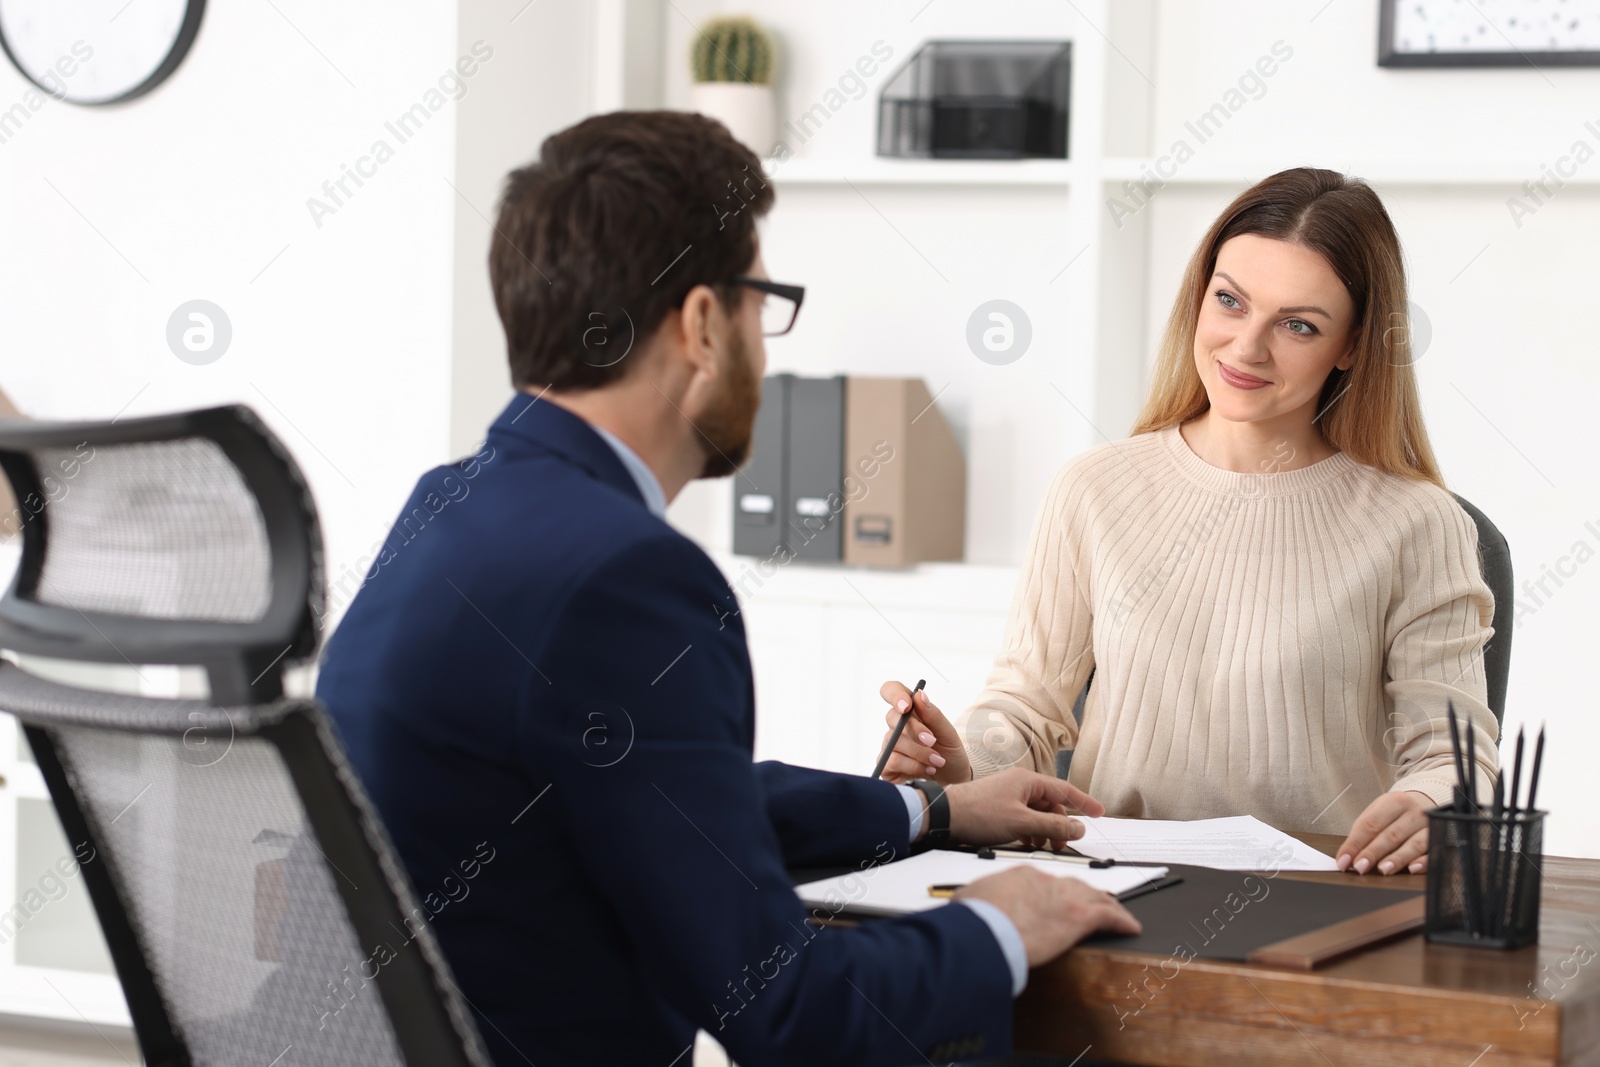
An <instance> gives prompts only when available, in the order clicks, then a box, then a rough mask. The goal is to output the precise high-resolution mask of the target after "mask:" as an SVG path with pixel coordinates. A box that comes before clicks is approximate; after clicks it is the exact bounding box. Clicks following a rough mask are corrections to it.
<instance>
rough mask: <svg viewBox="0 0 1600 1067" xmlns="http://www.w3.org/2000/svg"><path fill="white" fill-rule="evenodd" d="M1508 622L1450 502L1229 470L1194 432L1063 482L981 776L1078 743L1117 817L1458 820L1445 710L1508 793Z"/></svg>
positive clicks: (995, 693)
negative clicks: (1393, 813)
mask: <svg viewBox="0 0 1600 1067" xmlns="http://www.w3.org/2000/svg"><path fill="white" fill-rule="evenodd" d="M1493 617H1494V599H1493V594H1492V593H1491V592H1490V590H1489V587H1488V586H1487V585H1486V584H1484V581H1483V576H1482V567H1481V563H1480V559H1479V555H1478V532H1477V527H1476V525H1475V524H1474V523H1473V521H1472V519H1471V517H1470V516H1468V515H1467V514H1466V512H1464V511H1463V510H1462V509H1461V507H1460V505H1459V504H1457V503H1456V501H1455V499H1454V498H1453V497H1451V495H1450V494H1449V493H1446V492H1445V491H1444V490H1442V489H1440V488H1439V487H1438V486H1436V485H1433V484H1432V483H1429V482H1420V481H1416V480H1412V479H1407V478H1402V477H1399V476H1396V475H1391V474H1388V473H1385V472H1383V471H1380V470H1377V469H1376V468H1373V467H1368V466H1366V465H1364V464H1361V463H1358V462H1356V461H1355V460H1353V459H1351V458H1350V457H1349V456H1347V455H1346V454H1345V453H1343V452H1339V453H1336V454H1335V455H1333V456H1330V457H1329V458H1327V459H1324V460H1322V461H1321V462H1318V463H1314V464H1311V465H1310V466H1307V467H1302V468H1300V469H1298V470H1290V471H1275V472H1271V473H1259V474H1256V473H1251V474H1242V473H1237V472H1234V471H1228V470H1223V469H1221V468H1218V467H1214V466H1212V465H1211V464H1209V463H1207V462H1206V461H1205V460H1203V459H1201V458H1200V457H1199V456H1197V455H1196V454H1195V453H1194V452H1193V451H1192V450H1191V449H1190V447H1189V445H1188V443H1187V442H1185V441H1184V439H1183V437H1182V435H1181V434H1180V433H1179V432H1178V427H1177V426H1175V425H1174V426H1170V427H1168V428H1166V429H1164V430H1159V431H1156V432H1154V433H1146V434H1140V435H1137V436H1134V437H1130V438H1127V439H1125V440H1121V441H1114V442H1111V443H1108V444H1104V445H1100V446H1098V447H1096V448H1092V449H1090V450H1089V451H1088V452H1085V453H1083V454H1082V455H1080V456H1078V457H1077V458H1076V459H1074V460H1072V461H1070V462H1069V463H1067V464H1066V466H1064V467H1063V468H1062V469H1061V470H1060V472H1059V473H1058V474H1057V475H1056V477H1055V478H1054V480H1053V481H1052V483H1051V486H1050V490H1049V493H1048V494H1047V495H1046V497H1045V502H1044V506H1043V507H1042V508H1041V510H1040V513H1039V516H1038V519H1037V520H1036V522H1035V526H1034V530H1033V535H1032V538H1031V543H1030V545H1029V548H1028V554H1027V558H1026V560H1025V562H1024V564H1023V568H1022V574H1021V577H1020V580H1019V583H1018V588H1017V592H1016V595H1015V598H1014V600H1013V602H1012V605H1011V611H1010V616H1009V620H1008V622H1007V626H1006V638H1005V647H1004V649H1003V650H1002V651H1001V653H1000V655H999V657H998V658H997V659H996V662H995V665H994V668H993V670H992V671H991V673H990V675H989V679H988V682H987V684H986V686H985V688H984V691H983V692H982V694H980V696H979V697H978V699H977V700H976V701H975V702H974V704H973V705H972V706H971V707H969V708H968V709H967V710H966V712H965V713H964V714H963V716H962V717H961V719H960V720H959V724H960V728H961V730H962V736H963V739H964V740H965V743H966V747H967V750H968V754H969V757H970V758H971V761H972V764H973V773H974V774H975V775H983V774H989V773H993V772H994V771H996V770H999V769H1001V768H1003V767H1007V766H1011V765H1021V766H1024V767H1032V768H1034V769H1035V770H1038V771H1041V772H1043V773H1047V774H1050V773H1054V764H1055V754H1056V751H1057V750H1058V749H1061V748H1071V749H1074V750H1075V751H1074V754H1073V758H1072V766H1071V770H1070V772H1069V780H1070V781H1071V782H1072V783H1073V784H1074V785H1077V786H1078V787H1080V788H1082V789H1084V790H1085V791H1087V792H1088V793H1089V794H1090V795H1092V796H1094V797H1095V798H1097V799H1098V800H1100V801H1102V802H1103V803H1104V804H1105V805H1106V809H1107V813H1108V814H1111V815H1119V816H1130V817H1144V818H1155V819H1201V818H1210V817H1214V816H1223V815H1254V816H1256V817H1257V818H1259V819H1261V820H1263V821H1265V822H1267V823H1270V824H1272V825H1274V826H1276V827H1278V828H1280V829H1283V830H1289V831H1302V832H1312V833H1331V834H1341V835H1342V834H1345V833H1348V832H1349V830H1350V827H1351V825H1352V823H1353V822H1354V821H1355V819H1356V817H1357V816H1359V815H1360V814H1361V812H1362V811H1363V810H1364V809H1365V808H1366V807H1367V805H1368V804H1370V803H1371V802H1372V801H1373V800H1374V799H1375V798H1376V797H1377V796H1378V795H1379V794H1381V793H1382V792H1384V791H1385V790H1390V789H1412V790H1417V791H1419V792H1422V793H1426V794H1427V795H1428V796H1429V797H1431V798H1432V799H1433V800H1434V801H1435V802H1436V803H1441V804H1442V803H1448V802H1449V800H1450V795H1451V787H1452V785H1453V784H1454V782H1455V770H1454V767H1453V764H1452V758H1451V747H1450V732H1449V725H1448V716H1447V713H1446V701H1447V700H1449V701H1453V702H1454V705H1455V709H1456V713H1457V714H1458V715H1459V716H1462V717H1463V720H1464V721H1463V725H1465V724H1466V723H1467V722H1470V723H1471V725H1472V728H1473V729H1475V730H1476V731H1477V734H1476V744H1477V754H1478V774H1479V777H1478V785H1479V789H1480V790H1484V789H1485V788H1486V787H1491V788H1492V785H1493V782H1494V775H1495V774H1496V773H1497V772H1496V766H1497V759H1496V751H1495V743H1494V742H1495V735H1496V732H1497V731H1496V727H1495V720H1494V714H1493V713H1492V712H1491V711H1490V710H1489V707H1488V705H1487V703H1486V702H1485V700H1486V692H1487V690H1486V686H1485V680H1484V673H1483V656H1482V652H1483V647H1484V645H1485V644H1486V643H1487V641H1488V639H1489V637H1490V635H1491V634H1492V633H1493V630H1492V628H1491V626H1490V623H1491V620H1492V619H1493ZM1091 668H1094V680H1093V684H1092V685H1091V686H1090V689H1089V693H1088V697H1087V700H1086V703H1085V706H1084V712H1083V723H1082V726H1081V728H1080V727H1079V725H1078V723H1077V722H1076V721H1075V720H1074V718H1073V715H1072V705H1073V703H1074V702H1075V700H1076V699H1077V696H1078V693H1079V692H1080V691H1081V690H1082V689H1083V686H1084V682H1085V680H1086V679H1088V677H1089V673H1090V670H1091ZM1463 740H1465V738H1464V737H1463ZM1480 795H1483V796H1486V795H1488V794H1487V792H1482V793H1480Z"/></svg>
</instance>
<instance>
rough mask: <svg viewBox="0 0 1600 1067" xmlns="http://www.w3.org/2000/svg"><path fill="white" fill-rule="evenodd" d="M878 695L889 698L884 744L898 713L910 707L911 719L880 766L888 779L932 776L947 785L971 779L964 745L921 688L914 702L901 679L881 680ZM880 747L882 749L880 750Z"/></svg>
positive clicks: (898, 780) (959, 736)
mask: <svg viewBox="0 0 1600 1067" xmlns="http://www.w3.org/2000/svg"><path fill="white" fill-rule="evenodd" d="M878 695H879V696H881V697H883V699H884V700H886V701H888V702H889V710H888V712H887V713H886V714H885V715H884V718H885V720H886V721H887V722H888V723H889V729H888V731H886V732H885V733H884V735H883V742H882V743H883V744H888V743H889V735H890V734H892V733H893V732H894V728H895V727H896V726H898V725H899V724H900V716H901V714H902V713H904V712H905V710H906V709H907V708H912V712H911V721H910V722H908V723H906V728H905V730H903V731H902V732H901V734H900V740H899V741H897V742H895V746H894V751H893V752H892V753H890V754H889V762H888V763H887V764H886V765H885V766H884V768H883V777H884V778H885V779H887V780H889V781H891V782H905V781H909V780H910V779H912V778H932V779H934V780H935V781H937V782H938V783H939V784H940V785H945V786H950V785H956V784H959V783H961V782H970V781H971V780H972V765H971V764H970V763H968V762H967V749H966V746H964V745H963V744H962V743H961V735H960V734H958V733H956V728H955V726H954V725H953V724H952V723H951V722H950V720H949V719H947V718H945V717H944V712H942V711H940V710H939V709H938V707H937V706H935V704H934V703H933V701H931V700H929V699H928V694H927V691H926V690H924V691H922V692H920V693H918V694H917V695H916V703H915V705H914V706H913V704H912V702H911V701H912V697H911V690H909V689H907V688H906V687H905V685H904V684H902V683H900V682H884V683H883V687H882V688H881V689H879V690H878ZM880 751H881V750H880Z"/></svg>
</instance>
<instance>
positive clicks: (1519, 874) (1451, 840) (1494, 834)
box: [1423, 807, 1545, 948]
mask: <svg viewBox="0 0 1600 1067" xmlns="http://www.w3.org/2000/svg"><path fill="white" fill-rule="evenodd" d="M1544 816H1545V813H1544V812H1542V811H1517V812H1507V813H1505V814H1504V815H1501V816H1500V817H1498V818H1496V817H1495V816H1494V815H1492V814H1488V813H1483V814H1477V815H1466V814H1463V813H1461V812H1458V811H1456V810H1454V809H1453V808H1449V807H1443V808H1435V809H1434V810H1432V811H1430V812H1428V882H1427V897H1428V905H1427V918H1426V922H1425V924H1424V926H1423V930H1424V933H1425V934H1426V936H1427V939H1428V940H1429V941H1439V942H1444V943H1448V944H1453V945H1476V946H1478V947H1480V948H1519V947H1521V946H1523V945H1531V944H1534V943H1536V942H1537V941H1538V940H1539V892H1540V887H1541V881H1540V871H1539V868H1540V865H1541V864H1542V863H1543V862H1544Z"/></svg>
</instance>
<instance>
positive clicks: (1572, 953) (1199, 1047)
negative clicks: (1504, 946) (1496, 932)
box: [1015, 834, 1600, 1067]
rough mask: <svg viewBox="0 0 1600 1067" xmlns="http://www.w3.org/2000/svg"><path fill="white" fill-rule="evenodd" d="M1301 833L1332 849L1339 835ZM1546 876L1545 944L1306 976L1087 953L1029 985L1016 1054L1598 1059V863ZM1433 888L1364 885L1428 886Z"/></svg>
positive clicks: (1334, 1061)
mask: <svg viewBox="0 0 1600 1067" xmlns="http://www.w3.org/2000/svg"><path fill="white" fill-rule="evenodd" d="M1296 836H1297V837H1299V838H1300V840H1302V841H1304V842H1305V843H1307V844H1309V845H1311V846H1312V847H1313V848H1317V849H1319V850H1321V851H1323V852H1326V853H1328V854H1329V855H1331V854H1332V853H1333V850H1334V849H1335V848H1337V847H1338V845H1339V843H1340V840H1341V839H1340V838H1338V837H1329V836H1325V835H1320V834H1304V835H1296ZM1543 871H1544V891H1543V898H1542V900H1541V903H1540V909H1541V914H1540V920H1541V925H1540V931H1539V944H1538V945H1536V946H1529V947H1527V948H1523V949H1516V950H1513V951H1505V952H1501V951H1494V950H1489V949H1473V948H1464V947H1459V946H1452V945H1431V944H1428V943H1427V942H1426V941H1425V940H1424V939H1423V936H1422V933H1421V932H1420V931H1419V932H1417V933H1416V934H1414V935H1411V936H1408V937H1406V938H1404V939H1402V940H1399V941H1394V942H1391V943H1389V944H1387V945H1382V946H1379V947H1377V948H1374V949H1369V950H1367V951H1365V952H1362V953H1359V954H1357V955H1354V956H1351V957H1349V958H1347V959H1345V960H1342V961H1339V962H1335V963H1332V964H1329V965H1327V966H1325V967H1322V968H1319V969H1317V970H1315V971H1312V972H1309V973H1307V972H1290V971H1281V970H1274V969H1271V968H1266V967H1258V966H1253V965H1250V964H1245V963H1222V962H1217V961H1208V960H1198V959H1196V960H1190V961H1188V962H1187V963H1181V965H1180V963H1179V961H1177V960H1174V959H1170V958H1168V957H1162V956H1154V955H1149V954H1146V953H1134V952H1118V951H1117V950H1116V949H1115V948H1110V947H1103V946H1099V945H1083V946H1079V947H1078V948H1076V949H1074V950H1073V951H1071V952H1069V953H1067V955H1065V956H1064V957H1062V958H1061V959H1059V960H1056V961H1055V962H1054V963H1051V964H1047V965H1045V966H1044V967H1040V968H1038V969H1036V970H1035V971H1034V972H1033V974H1032V976H1031V977H1030V978H1029V979H1028V988H1027V990H1026V991H1025V992H1024V993H1023V995H1022V997H1021V999H1019V1000H1018V1002H1017V1009H1016V1040H1015V1044H1016V1047H1017V1048H1018V1049H1019V1050H1024V1049H1025V1050H1030V1051H1038V1052H1048V1053H1052V1054H1054V1055H1057V1056H1064V1057H1066V1058H1067V1059H1069V1060H1070V1059H1072V1058H1073V1057H1075V1056H1079V1055H1082V1056H1083V1058H1084V1059H1085V1060H1110V1061H1114V1062H1122V1063H1140V1064H1163V1065H1165V1064H1227V1065H1228V1067H1256V1065H1261V1067H1267V1065H1271V1067H1279V1065H1285V1064H1310V1065H1313V1067H1347V1065H1348V1067H1376V1065H1379V1064H1397V1065H1398V1064H1404V1065H1407V1067H1428V1065H1438V1067H1502V1065H1509V1064H1517V1065H1533V1064H1560V1065H1563V1067H1577V1065H1580V1064H1593V1065H1600V860H1577V859H1561V858H1554V857H1552V858H1547V859H1545V860H1544V862H1543ZM1276 877H1278V878H1300V879H1311V880H1316V881H1329V880H1342V881H1349V880H1355V879H1356V878H1357V876H1355V875H1348V874H1326V873H1304V872H1294V873H1290V872H1283V873H1280V874H1278V875H1277V876H1276ZM1423 879H1424V876H1423V875H1395V876H1392V877H1389V878H1383V877H1379V876H1374V875H1366V876H1364V877H1362V878H1360V881H1361V882H1362V884H1369V885H1372V886H1373V892H1384V891H1385V889H1388V888H1399V889H1414V890H1418V891H1420V890H1421V889H1422V886H1423Z"/></svg>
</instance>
